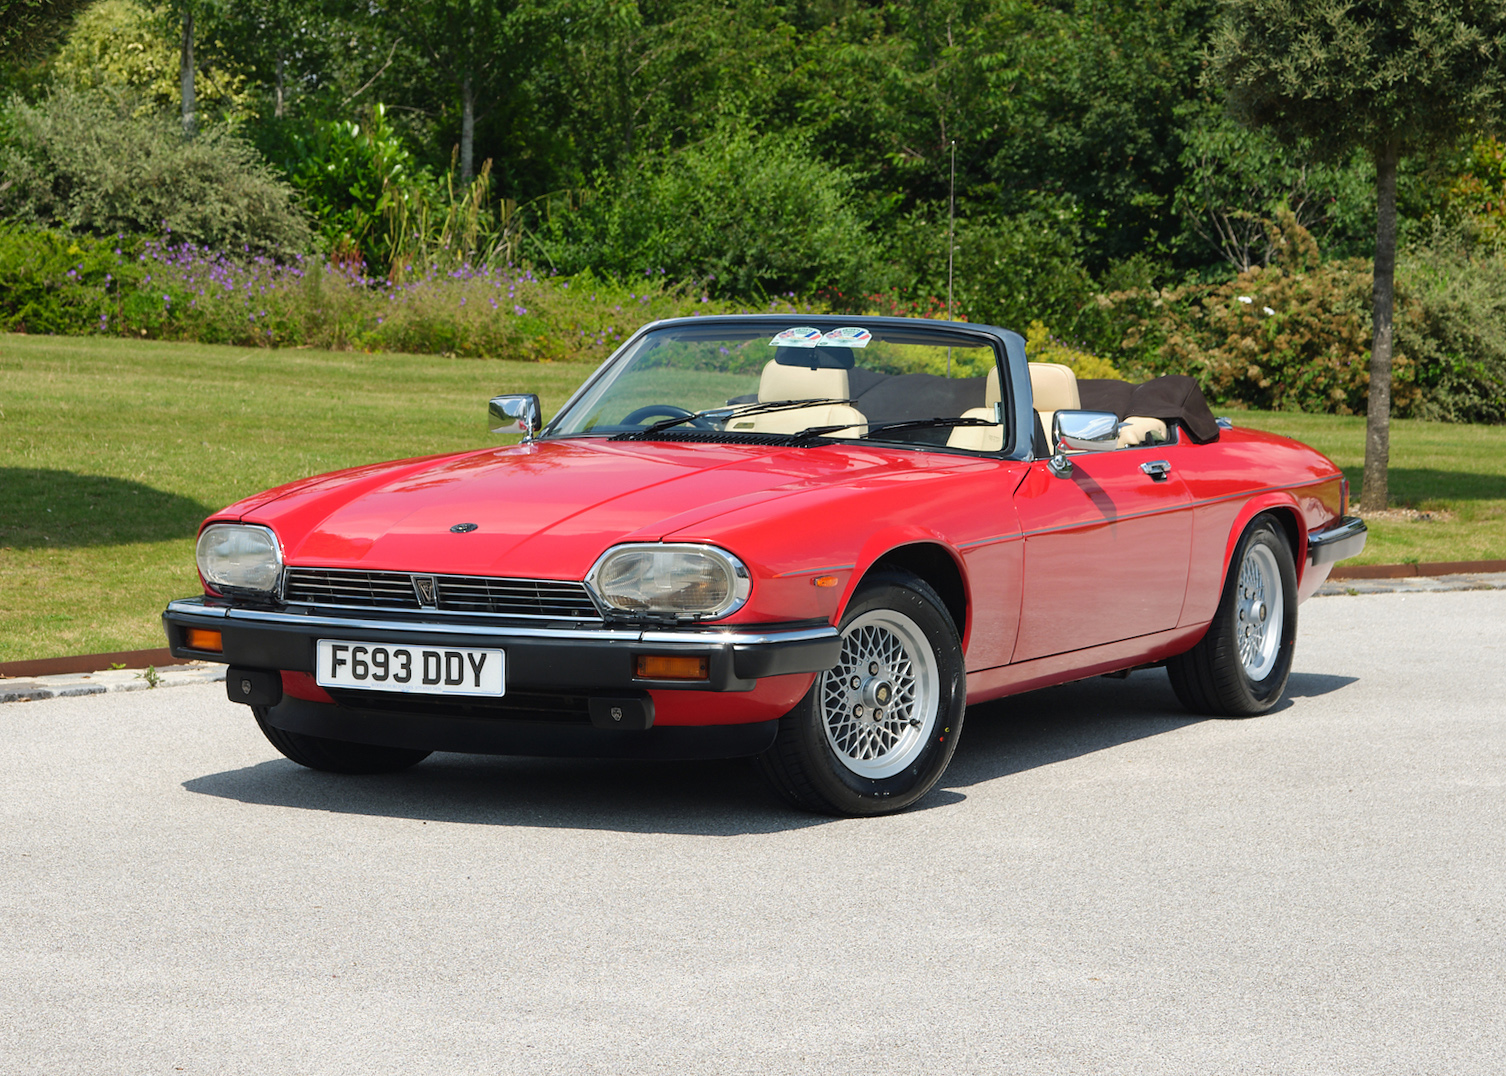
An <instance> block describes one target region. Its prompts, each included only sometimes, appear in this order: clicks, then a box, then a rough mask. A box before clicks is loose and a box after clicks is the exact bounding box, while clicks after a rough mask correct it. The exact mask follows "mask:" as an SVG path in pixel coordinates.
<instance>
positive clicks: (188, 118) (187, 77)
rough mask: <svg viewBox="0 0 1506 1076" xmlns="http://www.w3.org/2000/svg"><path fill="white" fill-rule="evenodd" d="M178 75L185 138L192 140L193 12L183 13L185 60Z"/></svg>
mask: <svg viewBox="0 0 1506 1076" xmlns="http://www.w3.org/2000/svg"><path fill="white" fill-rule="evenodd" d="M178 74H179V77H180V79H181V85H182V87H183V137H184V138H192V137H193V135H194V128H195V127H196V123H195V116H194V97H193V12H192V11H185V12H183V58H182V61H181V63H180V64H179V68H178Z"/></svg>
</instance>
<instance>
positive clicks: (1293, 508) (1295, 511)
mask: <svg viewBox="0 0 1506 1076" xmlns="http://www.w3.org/2000/svg"><path fill="white" fill-rule="evenodd" d="M1263 515H1268V516H1270V517H1271V518H1272V519H1274V520H1275V521H1276V522H1277V523H1278V524H1280V526H1281V529H1282V532H1283V533H1284V534H1285V535H1286V540H1287V542H1288V543H1289V544H1290V546H1291V550H1292V564H1293V566H1294V567H1295V568H1296V570H1297V584H1298V586H1300V585H1301V583H1302V576H1303V568H1304V567H1305V566H1306V564H1307V528H1306V526H1305V525H1304V523H1303V521H1302V510H1301V508H1300V507H1299V506H1298V504H1297V500H1296V498H1295V497H1293V496H1292V495H1291V494H1290V493H1285V492H1283V493H1270V494H1266V495H1265V496H1263V497H1256V498H1253V499H1252V500H1250V502H1249V503H1248V504H1246V505H1245V506H1244V508H1243V509H1242V510H1241V511H1240V513H1239V515H1238V516H1236V517H1235V519H1234V525H1233V526H1232V527H1230V528H1229V536H1228V539H1227V540H1226V541H1225V543H1224V571H1223V578H1222V579H1221V580H1220V581H1219V592H1220V593H1222V592H1223V587H1224V586H1225V585H1227V583H1228V581H1229V570H1230V568H1231V567H1232V565H1233V560H1234V550H1235V548H1236V547H1237V546H1238V545H1239V540H1240V539H1241V538H1243V537H1244V535H1245V531H1247V530H1249V529H1250V524H1251V523H1252V522H1254V520H1255V518H1256V517H1257V516H1263Z"/></svg>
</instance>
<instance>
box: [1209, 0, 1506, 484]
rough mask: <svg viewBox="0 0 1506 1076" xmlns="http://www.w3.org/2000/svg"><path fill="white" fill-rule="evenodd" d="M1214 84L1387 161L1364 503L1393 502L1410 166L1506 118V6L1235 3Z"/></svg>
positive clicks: (1258, 111)
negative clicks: (1403, 198) (1413, 157)
mask: <svg viewBox="0 0 1506 1076" xmlns="http://www.w3.org/2000/svg"><path fill="white" fill-rule="evenodd" d="M1210 58H1211V64H1210V69H1209V78H1210V81H1212V82H1215V83H1217V84H1221V85H1222V86H1223V87H1224V89H1225V90H1226V91H1227V94H1228V103H1229V107H1230V109H1231V111H1232V112H1233V113H1234V115H1235V116H1236V117H1237V118H1239V119H1240V120H1242V121H1243V122H1245V123H1246V124H1248V125H1250V126H1252V127H1257V128H1265V129H1268V130H1270V131H1271V132H1272V133H1274V134H1275V135H1276V136H1277V137H1278V138H1279V139H1280V140H1281V141H1282V142H1283V143H1285V144H1286V145H1288V146H1299V145H1301V144H1303V143H1304V141H1306V142H1308V143H1309V144H1310V145H1312V146H1313V147H1315V148H1316V149H1317V150H1318V151H1319V152H1321V153H1322V154H1324V155H1327V156H1330V157H1337V156H1340V155H1343V154H1345V153H1348V152H1352V151H1353V150H1355V149H1362V150H1364V151H1366V152H1368V153H1369V154H1370V156H1371V158H1372V159H1373V160H1374V162H1375V194H1376V227H1375V284H1374V291H1373V302H1372V324H1373V329H1374V335H1373V341H1372V344H1371V349H1370V385H1369V397H1368V405H1367V410H1366V422H1365V477H1364V486H1363V489H1362V494H1361V501H1360V504H1361V507H1363V508H1366V509H1369V510H1372V511H1374V510H1381V509H1384V508H1385V507H1386V505H1387V503H1388V499H1387V486H1386V469H1387V464H1388V462H1389V457H1390V420H1391V357H1392V324H1391V321H1392V308H1393V304H1394V294H1395V275H1396V169H1397V162H1398V161H1399V160H1400V159H1401V158H1402V157H1403V156H1404V155H1408V154H1430V153H1434V152H1437V151H1438V150H1439V149H1441V148H1442V147H1445V146H1448V145H1451V144H1453V143H1454V142H1455V141H1457V140H1458V138H1459V137H1460V136H1461V134H1462V133H1464V132H1465V131H1468V130H1471V129H1474V128H1489V127H1492V126H1494V125H1495V124H1497V123H1499V122H1500V120H1501V118H1502V117H1503V114H1506V0H1304V2H1302V3H1296V2H1293V0H1226V3H1225V6H1224V11H1223V16H1222V21H1221V23H1220V25H1219V26H1218V28H1217V29H1216V31H1215V33H1214V38H1213V43H1212V47H1211V52H1210Z"/></svg>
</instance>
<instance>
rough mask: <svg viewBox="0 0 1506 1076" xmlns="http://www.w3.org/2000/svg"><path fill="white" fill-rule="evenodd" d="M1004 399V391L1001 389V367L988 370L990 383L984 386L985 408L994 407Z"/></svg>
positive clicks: (995, 366) (991, 367) (992, 367)
mask: <svg viewBox="0 0 1506 1076" xmlns="http://www.w3.org/2000/svg"><path fill="white" fill-rule="evenodd" d="M1003 398H1004V391H1003V390H1002V389H1000V388H999V367H998V366H997V365H994V366H990V367H989V368H988V381H987V382H985V384H984V386H983V406H984V407H992V406H993V405H994V404H996V403H998V402H999V401H1000V400H1002V399H1003Z"/></svg>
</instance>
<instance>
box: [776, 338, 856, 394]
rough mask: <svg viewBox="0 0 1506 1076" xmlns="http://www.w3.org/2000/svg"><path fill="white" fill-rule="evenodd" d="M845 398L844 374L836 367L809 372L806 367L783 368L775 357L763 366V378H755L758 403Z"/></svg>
mask: <svg viewBox="0 0 1506 1076" xmlns="http://www.w3.org/2000/svg"><path fill="white" fill-rule="evenodd" d="M781 350H783V349H781ZM790 350H792V351H794V350H799V349H796V348H791V349H790ZM810 350H812V351H814V350H815V349H814V348H811V349H810ZM847 397H848V392H847V371H846V370H843V369H839V368H833V367H824V368H821V367H818V368H817V369H814V370H812V369H811V368H810V367H809V366H784V365H781V364H780V362H779V359H778V357H777V356H776V357H775V358H773V359H770V360H769V362H768V363H767V364H766V365H765V366H764V368H763V375H762V376H761V377H759V379H758V402H759V403H769V402H770V401H775V400H845V399H847Z"/></svg>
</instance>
